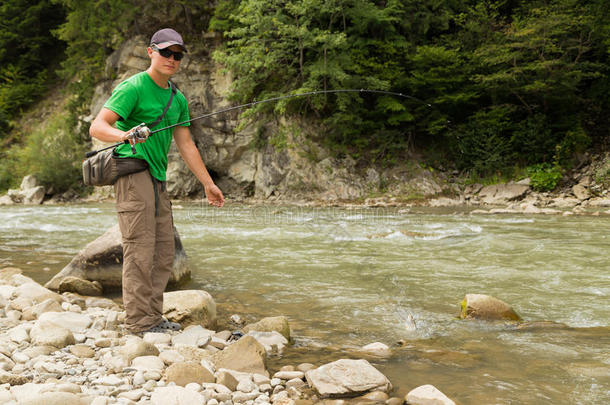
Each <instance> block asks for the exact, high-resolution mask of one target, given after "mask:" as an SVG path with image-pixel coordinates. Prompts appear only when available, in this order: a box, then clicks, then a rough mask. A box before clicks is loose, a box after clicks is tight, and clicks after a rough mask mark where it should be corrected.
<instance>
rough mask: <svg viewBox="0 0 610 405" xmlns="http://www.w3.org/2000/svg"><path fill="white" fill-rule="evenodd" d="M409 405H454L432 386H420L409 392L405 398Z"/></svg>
mask: <svg viewBox="0 0 610 405" xmlns="http://www.w3.org/2000/svg"><path fill="white" fill-rule="evenodd" d="M405 400H406V401H407V404H409V405H455V402H453V401H452V400H451V399H449V398H448V397H447V396H446V395H445V394H443V393H442V392H441V391H439V390H438V389H437V388H436V387H435V386H434V385H429V384H428V385H422V386H420V387H417V388H415V389H413V390H411V391H410V392H409V393H408V394H407V396H406V397H405Z"/></svg>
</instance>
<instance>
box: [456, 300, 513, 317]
mask: <svg viewBox="0 0 610 405" xmlns="http://www.w3.org/2000/svg"><path fill="white" fill-rule="evenodd" d="M461 307H462V311H461V313H460V318H462V319H465V318H475V319H486V320H509V321H520V320H521V317H520V316H519V315H518V314H517V313H516V312H515V311H514V310H513V308H512V307H511V306H510V305H508V304H507V303H506V302H504V301H501V300H499V299H497V298H494V297H492V296H489V295H484V294H466V297H464V300H463V301H462V303H461Z"/></svg>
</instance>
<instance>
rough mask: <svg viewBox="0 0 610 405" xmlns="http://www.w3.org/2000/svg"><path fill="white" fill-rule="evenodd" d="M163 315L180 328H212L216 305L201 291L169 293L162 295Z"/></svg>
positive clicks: (208, 295) (210, 297)
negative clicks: (191, 326)
mask: <svg viewBox="0 0 610 405" xmlns="http://www.w3.org/2000/svg"><path fill="white" fill-rule="evenodd" d="M163 314H164V315H165V317H166V318H167V319H169V320H170V321H172V322H178V323H180V324H181V325H182V327H183V328H184V327H186V326H189V325H202V326H204V327H206V328H207V327H211V326H214V324H215V323H216V303H215V302H214V299H213V298H212V296H211V295H210V294H209V293H207V292H205V291H203V290H182V291H171V292H167V293H164V294H163Z"/></svg>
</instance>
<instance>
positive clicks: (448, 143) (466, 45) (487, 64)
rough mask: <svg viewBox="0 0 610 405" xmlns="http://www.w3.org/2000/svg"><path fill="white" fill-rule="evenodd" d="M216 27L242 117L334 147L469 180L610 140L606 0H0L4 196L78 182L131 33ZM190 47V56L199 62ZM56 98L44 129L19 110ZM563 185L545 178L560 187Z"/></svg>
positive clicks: (538, 169)
mask: <svg viewBox="0 0 610 405" xmlns="http://www.w3.org/2000/svg"><path fill="white" fill-rule="evenodd" d="M167 26H172V27H176V28H177V29H178V30H179V31H180V32H181V33H182V34H183V36H184V37H185V40H186V41H187V43H195V42H198V41H201V39H202V37H203V35H204V34H205V33H208V32H216V33H219V34H220V35H221V38H222V45H221V46H219V47H218V48H217V49H214V50H212V52H210V54H209V55H206V57H211V58H213V59H214V60H215V61H216V62H217V63H219V64H221V65H222V66H224V67H225V68H226V69H227V70H230V71H231V72H232V74H233V76H234V78H235V80H234V87H233V89H232V94H231V100H232V101H233V102H235V103H239V102H248V101H251V100H255V99H256V100H260V99H264V98H268V97H274V96H279V95H284V94H298V93H303V92H309V91H313V90H328V89H343V88H351V89H361V88H365V89H378V90H389V91H393V92H400V93H404V94H406V95H409V96H410V97H411V98H409V99H405V98H397V97H392V96H379V95H362V94H357V93H341V94H325V95H318V96H311V97H307V98H298V99H291V100H286V101H285V102H281V103H277V104H261V105H259V106H257V107H255V109H253V110H249V111H247V112H246V114H245V115H246V116H249V117H256V119H265V117H269V116H277V115H283V114H286V115H294V114H298V115H301V116H306V117H308V118H311V119H312V120H316V121H319V122H320V124H321V125H323V126H324V128H326V131H325V132H326V134H325V142H326V145H325V146H326V147H328V148H329V150H331V151H332V152H333V153H334V154H335V155H336V156H342V155H350V156H352V157H353V158H354V159H356V161H357V162H359V163H360V164H361V165H368V164H380V165H386V166H391V165H396V164H400V163H401V162H403V161H404V160H405V159H407V158H408V157H409V156H411V154H412V153H414V152H417V154H418V155H419V156H423V159H424V160H425V161H426V162H427V164H429V165H431V166H434V167H441V168H443V169H446V170H447V169H450V170H454V171H458V172H460V173H465V174H467V175H469V176H474V177H485V176H498V177H506V176H514V175H516V174H518V173H523V172H527V173H544V174H546V175H548V178H549V179H553V178H556V177H557V176H558V175H560V173H561V172H562V171H565V170H569V169H570V167H571V165H573V164H574V163H573V162H574V160H573V158H574V156H575V155H577V154H579V153H582V152H583V151H586V150H595V151H602V150H607V147H608V140H609V139H610V136H609V135H610V115H609V114H608V111H609V107H610V76H609V69H610V63H609V62H610V7H609V6H608V3H607V0H589V1H587V0H546V1H542V0H534V1H522V0H496V1H494V0H487V1H485V0H466V1H458V0H379V1H369V0H324V1H322V0H243V1H239V0H218V1H202V0H180V1H167V0H146V1H145V0H130V1H126V0H39V1H36V0H29V1H27V0H4V1H3V2H2V4H1V5H0V44H1V46H0V190H6V189H8V188H9V187H11V186H14V185H15V182H18V181H19V180H20V179H21V177H20V176H22V175H24V174H27V173H35V174H38V175H39V176H40V177H41V179H42V181H43V182H44V183H46V184H48V185H52V186H54V187H56V188H57V189H58V190H61V189H68V188H70V187H74V186H75V184H78V182H79V170H80V169H79V168H80V161H81V160H82V151H83V150H86V148H88V147H89V144H88V137H87V136H86V128H84V126H83V125H82V122H81V119H82V117H83V116H85V115H87V114H88V113H89V112H88V108H89V101H90V99H91V96H92V92H93V88H94V86H95V84H96V83H97V82H98V81H99V80H100V78H102V77H104V75H105V72H104V64H105V60H106V58H107V57H108V56H109V55H110V54H111V53H112V52H113V51H114V50H115V49H117V48H118V47H119V46H120V45H121V43H122V42H123V41H124V40H126V39H127V38H130V37H131V36H133V35H138V34H141V35H146V36H150V35H151V34H152V33H153V32H155V31H156V30H157V29H160V28H164V27H167ZM195 56H196V55H193V57H195ZM48 97H61V98H63V99H65V100H67V101H66V103H65V107H64V109H65V112H64V113H63V114H61V115H57V116H55V117H51V118H49V120H50V122H49V125H47V126H46V127H45V129H44V130H32V131H27V132H26V131H23V129H22V128H20V125H19V123H20V122H21V121H20V118H21V117H22V116H23V114H26V113H27V111H28V110H29V109H31V108H33V106H35V105H36V103H38V102H40V100H42V99H44V98H48ZM553 186H554V183H553V182H552V181H551V182H550V184H549V185H548V188H549V189H552V187H553Z"/></svg>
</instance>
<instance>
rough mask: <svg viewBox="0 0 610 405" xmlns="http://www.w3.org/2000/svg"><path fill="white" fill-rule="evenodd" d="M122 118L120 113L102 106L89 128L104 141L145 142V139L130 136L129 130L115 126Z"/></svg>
mask: <svg viewBox="0 0 610 405" xmlns="http://www.w3.org/2000/svg"><path fill="white" fill-rule="evenodd" d="M119 118H121V117H120V116H119V114H117V113H115V112H114V111H112V110H109V109H108V108H105V107H104V108H102V109H101V111H100V112H99V113H98V114H97V117H95V119H94V120H93V122H92V123H91V127H90V128H89V135H91V136H92V137H94V138H97V139H99V140H100V141H102V142H125V139H129V143H131V144H132V145H133V144H134V143H138V142H144V140H138V139H134V138H128V136H129V133H130V132H131V130H132V129H133V128H132V129H130V130H129V131H127V132H125V131H121V130H120V129H118V128H115V127H114V124H115V123H116V122H117V121H118V120H119Z"/></svg>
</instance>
